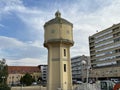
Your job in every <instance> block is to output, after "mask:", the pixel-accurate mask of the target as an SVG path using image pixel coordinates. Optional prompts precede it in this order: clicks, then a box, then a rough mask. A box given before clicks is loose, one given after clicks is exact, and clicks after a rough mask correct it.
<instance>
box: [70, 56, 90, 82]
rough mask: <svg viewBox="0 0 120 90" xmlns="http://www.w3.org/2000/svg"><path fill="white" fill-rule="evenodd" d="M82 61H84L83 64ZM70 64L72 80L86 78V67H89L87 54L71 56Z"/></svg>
mask: <svg viewBox="0 0 120 90" xmlns="http://www.w3.org/2000/svg"><path fill="white" fill-rule="evenodd" d="M83 61H85V62H86V64H85V65H83V63H82V62H83ZM71 66H72V79H73V81H74V80H82V79H83V78H84V79H85V78H86V73H87V72H86V69H87V67H90V57H89V56H85V55H82V56H76V57H73V58H71Z"/></svg>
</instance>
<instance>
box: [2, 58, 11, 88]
mask: <svg viewBox="0 0 120 90" xmlns="http://www.w3.org/2000/svg"><path fill="white" fill-rule="evenodd" d="M7 77H8V66H7V64H6V60H5V59H2V60H0V90H10V88H9V87H8V86H7V82H6V81H7Z"/></svg>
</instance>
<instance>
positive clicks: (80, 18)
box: [0, 0, 120, 61]
mask: <svg viewBox="0 0 120 90" xmlns="http://www.w3.org/2000/svg"><path fill="white" fill-rule="evenodd" d="M2 1H5V0H2ZM10 1H12V3H11V2H10ZM80 1H81V0H78V1H77V3H72V4H71V5H70V4H66V5H64V6H65V7H62V6H59V8H60V11H61V12H62V17H63V18H65V19H67V20H69V21H71V22H72V23H73V25H74V28H73V29H74V41H75V45H74V46H73V47H72V49H71V56H76V55H83V54H85V55H89V45H88V37H89V36H90V35H92V34H94V33H96V31H101V30H103V29H105V28H108V27H110V26H112V24H116V23H119V22H120V17H119V16H120V1H119V0H106V1H104V0H100V1H99V2H100V4H99V5H101V6H100V7H99V8H98V9H96V8H95V9H94V8H93V9H94V11H91V9H90V8H88V7H87V4H86V3H82V2H80ZM86 1H87V3H89V2H90V1H89V0H86ZM86 1H85V2H86ZM88 1H89V2H88ZM94 1H96V2H97V1H98V0H94ZM5 2H7V1H5ZM109 2H110V3H109ZM81 3H82V4H83V7H85V6H86V7H87V10H88V11H89V10H90V11H89V13H88V12H83V11H82V9H80V8H81ZM93 4H94V3H93ZM93 4H90V3H89V5H93ZM96 4H98V3H96ZM70 7H71V8H70ZM52 9H53V10H49V9H48V10H46V11H43V10H42V9H40V8H37V9H36V8H29V7H26V6H24V5H23V3H22V1H21V0H8V2H7V5H6V6H5V7H4V8H3V10H2V9H0V10H1V11H0V12H4V13H7V14H10V12H11V11H14V13H15V14H16V15H17V16H18V17H19V18H20V19H21V20H22V21H23V22H24V24H25V25H27V26H28V27H29V29H28V30H30V31H33V32H34V33H37V34H36V35H38V37H40V40H39V39H38V38H36V40H35V41H28V42H21V41H19V40H16V39H13V38H11V39H10V38H5V37H4V38H3V37H2V38H3V39H2V40H1V41H3V40H5V41H3V44H1V43H0V46H1V47H2V48H6V47H7V48H10V47H16V46H17V47H20V49H19V54H20V58H21V55H23V56H25V55H26V57H23V58H33V57H31V56H32V54H33V56H34V58H35V57H37V58H38V56H39V53H41V52H44V53H43V54H42V55H41V58H42V60H43V59H44V60H45V59H46V58H44V57H46V56H47V54H46V53H47V52H46V51H47V50H46V49H45V48H44V47H43V37H44V35H43V34H44V30H43V24H44V23H45V22H46V21H47V20H50V19H52V18H54V16H52V15H54V13H55V12H53V11H55V9H56V8H55V7H53V8H52ZM6 40H7V41H6ZM8 40H9V41H10V42H9V41H8ZM40 41H42V42H40ZM8 42H9V44H7V43H8ZM21 46H22V48H21ZM44 50H45V51H44ZM32 51H33V52H32ZM11 61H12V60H11ZM18 61H19V60H18Z"/></svg>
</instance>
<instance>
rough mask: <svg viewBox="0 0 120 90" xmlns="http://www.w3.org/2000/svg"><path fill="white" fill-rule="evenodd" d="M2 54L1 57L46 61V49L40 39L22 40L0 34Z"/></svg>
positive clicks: (0, 51)
mask: <svg viewBox="0 0 120 90" xmlns="http://www.w3.org/2000/svg"><path fill="white" fill-rule="evenodd" d="M0 42H2V43H0V54H1V56H0V57H1V58H6V59H22V58H36V59H38V58H39V59H42V60H44V61H45V62H46V57H45V56H44V55H45V54H46V49H45V48H44V47H43V45H41V43H40V42H39V41H35V42H30V41H29V42H22V41H19V40H17V39H15V38H11V37H5V36H0Z"/></svg>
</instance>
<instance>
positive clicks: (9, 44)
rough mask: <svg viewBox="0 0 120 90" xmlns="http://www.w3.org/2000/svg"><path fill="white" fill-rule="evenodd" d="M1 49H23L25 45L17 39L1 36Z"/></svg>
mask: <svg viewBox="0 0 120 90" xmlns="http://www.w3.org/2000/svg"><path fill="white" fill-rule="evenodd" d="M0 42H1V43H0V48H1V49H4V48H15V47H22V46H25V44H24V43H23V42H21V41H19V40H17V39H15V38H10V37H5V36H0Z"/></svg>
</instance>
